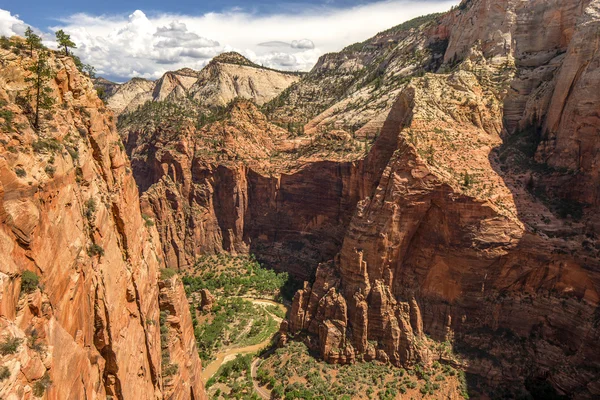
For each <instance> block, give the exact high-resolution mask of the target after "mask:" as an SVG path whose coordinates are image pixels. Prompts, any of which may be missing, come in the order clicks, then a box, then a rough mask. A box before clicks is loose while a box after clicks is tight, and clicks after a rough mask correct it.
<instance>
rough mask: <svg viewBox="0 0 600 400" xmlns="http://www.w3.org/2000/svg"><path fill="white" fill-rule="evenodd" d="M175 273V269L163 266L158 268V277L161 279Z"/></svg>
mask: <svg viewBox="0 0 600 400" xmlns="http://www.w3.org/2000/svg"><path fill="white" fill-rule="evenodd" d="M175 275H177V271H175V270H174V269H173V268H163V269H161V270H160V279H161V280H162V281H164V280H167V279H171V278H172V277H174V276H175Z"/></svg>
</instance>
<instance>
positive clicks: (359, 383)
mask: <svg viewBox="0 0 600 400" xmlns="http://www.w3.org/2000/svg"><path fill="white" fill-rule="evenodd" d="M257 378H258V379H259V381H260V382H261V385H263V386H264V387H265V388H267V389H268V390H271V394H272V397H273V398H275V399H286V400H291V399H325V400H327V399H348V400H350V399H390V400H391V399H396V398H398V397H399V396H402V398H407V399H408V398H411V397H414V398H423V397H427V396H436V395H438V396H444V395H445V394H447V393H450V392H454V393H461V394H462V395H463V396H465V397H468V395H467V394H466V391H465V390H464V388H465V387H466V386H465V385H466V383H465V380H464V374H463V373H462V372H460V371H457V370H456V369H454V368H453V367H451V366H450V365H442V364H440V363H437V362H436V363H434V364H433V366H432V367H431V368H429V369H426V368H424V367H423V366H421V365H417V366H415V368H414V369H412V370H405V369H403V368H395V367H393V366H391V365H389V364H381V363H378V362H357V363H355V364H351V365H343V366H340V365H330V364H327V363H325V362H323V361H319V360H317V359H315V358H314V357H312V356H311V355H310V354H309V352H308V349H307V348H306V346H305V345H304V344H303V343H299V342H290V343H288V344H287V345H286V346H285V347H283V348H280V349H277V350H276V351H275V353H273V354H272V355H270V356H269V357H268V358H266V359H265V360H264V361H263V362H262V364H261V365H260V367H259V368H258V371H257Z"/></svg>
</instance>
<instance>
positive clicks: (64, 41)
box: [56, 29, 77, 56]
mask: <svg viewBox="0 0 600 400" xmlns="http://www.w3.org/2000/svg"><path fill="white" fill-rule="evenodd" d="M56 41H57V42H58V47H62V48H63V49H64V51H65V55H67V56H68V55H69V48H71V49H76V48H77V45H76V44H75V43H74V42H73V41H72V40H71V35H67V34H66V33H65V32H64V31H63V30H62V29H59V30H57V31H56Z"/></svg>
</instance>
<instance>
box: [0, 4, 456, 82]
mask: <svg viewBox="0 0 600 400" xmlns="http://www.w3.org/2000/svg"><path fill="white" fill-rule="evenodd" d="M458 1H459V0H430V1H423V0H382V1H379V2H375V3H371V4H366V5H359V6H355V7H350V8H345V9H340V8H333V7H332V6H331V5H330V6H318V7H312V8H311V7H305V8H304V9H303V10H289V11H285V12H282V13H279V14H273V15H257V14H254V13H251V12H246V11H244V10H242V9H239V8H237V9H232V10H230V11H227V12H221V13H207V14H204V15H200V16H190V15H179V14H158V15H152V16H147V15H146V14H145V13H144V12H142V11H140V10H136V11H135V12H133V13H132V14H130V15H128V16H127V15H118V16H91V15H87V14H75V15H71V16H69V17H68V18H65V19H63V20H62V21H61V23H60V25H59V26H56V27H52V28H51V29H59V28H60V29H64V30H65V31H66V32H67V33H69V34H71V37H72V39H73V40H74V41H75V42H76V43H77V44H78V45H79V48H78V49H77V51H76V54H78V55H79V56H80V57H81V58H82V60H83V61H84V62H86V63H89V64H92V65H94V66H95V67H96V70H97V71H98V73H99V75H103V76H106V77H109V78H113V79H118V80H124V79H127V78H130V77H132V76H140V77H145V78H158V77H160V76H161V75H162V74H163V73H165V72H166V71H169V70H175V69H179V68H183V67H190V68H193V69H201V68H202V67H203V66H205V65H206V64H207V63H208V61H210V59H211V58H212V57H214V56H215V55H217V54H219V53H222V52H224V51H232V50H234V51H238V52H240V53H241V54H243V55H245V56H246V57H248V58H249V59H251V60H252V61H254V62H256V63H258V64H263V65H265V66H269V67H272V68H279V69H286V70H304V71H307V70H310V69H311V68H312V66H313V65H314V64H315V62H316V61H317V59H318V57H319V56H321V55H322V54H324V53H327V52H332V51H339V50H341V49H342V48H343V47H345V46H347V45H349V44H352V43H355V42H358V41H363V40H366V39H368V38H369V37H371V36H373V35H374V34H376V33H377V32H380V31H382V30H385V29H387V28H390V27H392V26H394V25H397V24H400V23H402V22H404V21H406V20H409V19H411V18H414V17H417V16H420V15H423V14H429V13H432V12H438V11H444V10H448V9H449V8H450V7H451V6H452V5H455V4H457V3H458ZM2 12H3V11H2V10H0V30H1V29H5V28H6V27H7V26H13V25H14V24H15V23H17V22H18V23H21V24H22V21H20V20H18V19H15V17H12V16H11V15H10V13H7V12H3V13H4V14H3V13H2ZM7 16H8V17H10V18H13V19H15V21H13V22H12V25H10V24H11V23H10V22H5V20H8V18H7ZM10 29H12V28H10ZM47 44H48V45H52V44H53V43H52V42H51V41H48V43H47Z"/></svg>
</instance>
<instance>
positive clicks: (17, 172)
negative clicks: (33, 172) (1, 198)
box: [15, 167, 27, 178]
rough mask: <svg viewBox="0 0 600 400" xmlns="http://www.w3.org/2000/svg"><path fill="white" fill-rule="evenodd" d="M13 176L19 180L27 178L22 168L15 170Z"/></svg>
mask: <svg viewBox="0 0 600 400" xmlns="http://www.w3.org/2000/svg"><path fill="white" fill-rule="evenodd" d="M15 174H16V175H17V176H18V177H19V178H25V177H26V176H27V172H25V170H24V169H23V168H22V167H17V168H15Z"/></svg>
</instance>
